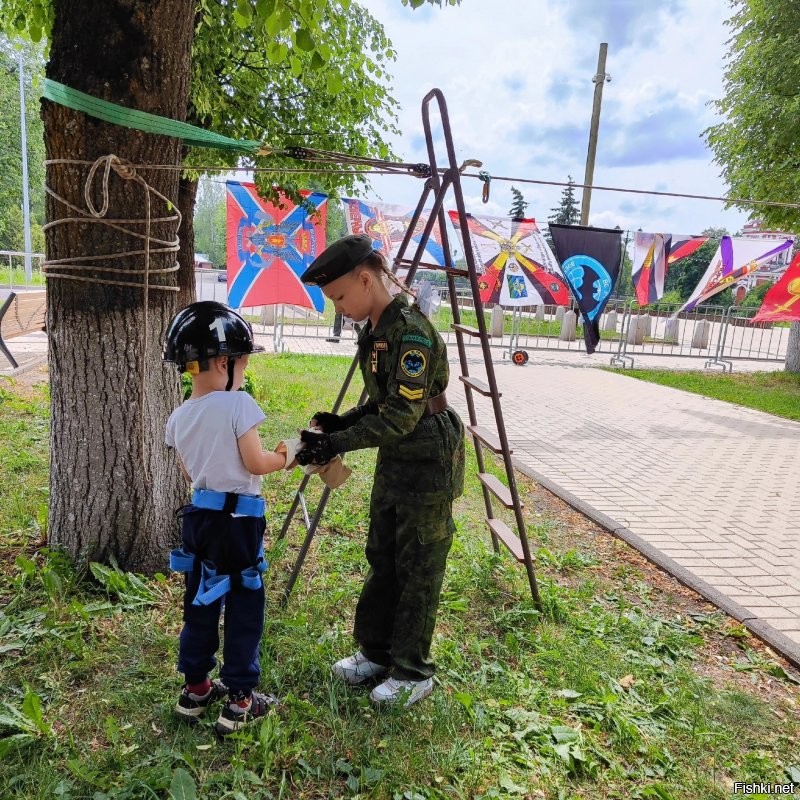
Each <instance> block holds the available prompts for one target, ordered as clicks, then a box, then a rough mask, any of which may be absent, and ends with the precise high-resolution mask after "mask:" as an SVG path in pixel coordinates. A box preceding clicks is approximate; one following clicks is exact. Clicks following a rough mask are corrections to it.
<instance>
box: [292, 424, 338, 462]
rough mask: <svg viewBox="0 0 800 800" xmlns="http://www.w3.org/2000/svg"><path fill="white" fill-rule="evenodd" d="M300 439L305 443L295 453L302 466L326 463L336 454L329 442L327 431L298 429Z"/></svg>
mask: <svg viewBox="0 0 800 800" xmlns="http://www.w3.org/2000/svg"><path fill="white" fill-rule="evenodd" d="M300 441H301V442H304V443H305V445H306V446H305V447H304V448H303V449H302V450H301V451H300V452H299V453H298V454H297V461H298V462H299V463H300V464H302V465H303V466H305V465H306V464H327V463H328V462H329V461H330V460H331V459H332V458H333V457H334V456H335V455H336V453H335V452H334V450H333V444H332V443H331V437H330V436H329V435H328V434H327V433H317V432H316V431H300Z"/></svg>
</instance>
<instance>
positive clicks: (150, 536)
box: [42, 0, 194, 572]
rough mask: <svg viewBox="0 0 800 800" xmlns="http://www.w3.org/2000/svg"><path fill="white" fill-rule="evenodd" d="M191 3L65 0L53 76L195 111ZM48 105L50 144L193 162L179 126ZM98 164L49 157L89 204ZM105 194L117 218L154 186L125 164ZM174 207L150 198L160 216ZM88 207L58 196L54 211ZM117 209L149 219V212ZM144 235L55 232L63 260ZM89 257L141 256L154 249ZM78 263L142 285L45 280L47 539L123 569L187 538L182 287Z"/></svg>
mask: <svg viewBox="0 0 800 800" xmlns="http://www.w3.org/2000/svg"><path fill="white" fill-rule="evenodd" d="M193 6H194V3H193V2H192V0H54V3H53V10H54V25H53V36H52V42H51V48H50V61H49V63H48V65H47V76H48V77H49V78H52V79H54V80H56V81H59V82H61V83H63V84H65V85H66V86H70V87H72V88H74V89H77V90H80V91H82V92H86V93H88V94H90V95H93V96H96V97H100V98H102V99H104V100H108V101H111V102H114V103H118V104H120V105H122V106H126V107H129V108H138V109H141V110H143V111H149V112H151V113H154V114H160V115H163V116H167V117H172V118H175V119H183V118H185V114H186V107H187V98H188V90H189V79H190V66H191V62H190V58H191V40H192V21H193V19H194V9H193ZM42 115H43V118H44V124H45V144H46V148H47V157H48V158H49V159H71V160H83V161H89V162H93V161H94V160H95V159H97V158H98V157H101V156H105V155H108V154H114V155H117V156H119V157H120V158H124V159H127V160H129V161H130V162H131V163H133V164H138V165H142V164H175V165H176V166H177V165H178V164H179V163H180V152H181V149H180V148H181V145H180V142H178V141H177V140H174V139H170V138H167V137H164V136H154V135H151V134H146V133H143V132H139V131H134V130H131V129H128V128H123V127H117V126H115V125H111V124H107V123H104V122H101V121H99V120H96V119H94V118H91V117H87V116H84V115H83V114H80V113H77V112H74V111H72V110H70V109H68V108H66V107H63V106H60V105H56V104H54V103H51V102H47V101H45V102H43V110H42ZM101 172H102V171H101ZM137 172H138V174H139V175H141V176H142V177H143V178H144V180H145V181H147V183H148V184H149V185H150V186H152V187H154V188H155V189H156V190H158V191H159V192H161V193H162V194H163V195H165V196H166V197H168V198H170V200H171V202H172V203H173V204H177V199H178V176H179V173H178V172H177V171H170V170H148V169H147V168H146V167H141V168H139V169H138V170H137ZM87 175H88V166H84V165H76V164H50V165H49V166H48V168H47V185H48V186H49V187H50V188H51V189H52V190H53V191H54V192H56V193H57V194H58V195H60V196H61V197H63V198H64V199H66V200H67V201H68V202H70V203H71V204H72V205H74V206H77V207H78V208H80V209H85V208H86V203H85V202H84V196H83V192H84V183H85V181H86V178H87ZM99 184H100V180H96V181H95V183H94V186H95V188H94V189H93V190H92V195H93V196H94V202H95V204H96V206H97V207H98V208H99V207H100V206H101V205H102V197H101V193H100V191H99V189H98V188H96V187H98V186H99ZM108 200H109V205H108V213H107V215H106V216H107V218H108V219H113V220H140V219H143V218H144V217H145V193H144V190H143V188H142V187H141V186H140V185H138V184H137V183H135V182H134V181H132V180H123V179H122V178H120V177H119V176H117V175H116V174H115V173H113V172H112V173H111V177H110V180H109V196H108ZM173 213H174V209H170V208H168V207H165V204H164V203H163V202H162V201H160V200H158V199H157V198H155V197H154V198H153V199H152V211H151V214H152V216H153V217H167V216H170V215H171V214H173ZM75 216H79V215H78V214H77V213H76V212H74V211H72V210H70V209H69V208H68V207H67V206H65V205H64V204H62V203H61V202H59V201H58V200H56V199H54V198H53V197H52V196H48V198H47V221H48V223H52V222H53V221H54V220H58V219H62V218H65V217H75ZM120 224H121V225H123V226H124V227H126V228H128V229H133V230H135V231H137V232H139V233H144V230H145V226H144V225H143V224H138V225H124V223H120ZM175 234H176V223H175V222H161V223H154V224H153V226H152V230H151V236H154V237H157V238H159V239H165V240H169V239H171V238H173V237H174V236H175ZM143 245H144V242H143V241H142V240H141V239H137V238H134V237H131V236H129V235H127V234H125V233H121V232H120V231H116V230H114V229H112V228H110V227H108V226H106V225H101V224H96V223H93V224H86V223H75V222H69V223H65V224H59V225H56V226H55V227H51V228H49V229H48V231H47V257H48V260H50V261H52V260H54V259H64V258H76V257H84V258H85V257H87V256H92V255H94V256H96V255H99V254H104V255H110V254H113V253H120V252H125V251H130V250H142V249H144V247H143ZM154 246H158V245H154ZM78 263H81V262H78ZM83 263H87V262H83ZM88 263H89V264H94V265H95V266H96V265H98V263H102V265H103V266H108V267H112V268H117V269H124V270H131V271H132V270H137V269H138V270H141V269H144V256H143V255H131V256H127V257H124V258H121V259H111V260H108V261H102V262H88ZM174 263H175V254H174V253H162V254H158V253H154V254H151V258H150V267H151V269H157V268H165V267H168V266H171V265H173V264H174ZM52 271H59V272H60V271H63V270H52ZM73 274H77V275H83V276H92V277H93V279H96V278H100V279H110V280H121V281H129V282H130V283H131V288H128V287H127V286H115V285H109V284H105V285H104V284H100V283H96V282H83V281H77V280H67V279H63V278H57V277H51V278H49V279H48V281H47V288H48V315H47V316H48V318H47V327H48V332H49V354H50V381H51V425H52V431H51V441H50V444H51V472H50V514H49V523H48V524H49V530H48V536H49V541H50V543H51V545H52V546H55V547H59V548H62V549H64V550H65V551H66V552H67V553H68V554H69V555H70V556H71V557H72V558H73V559H74V560H75V561H76V562H78V563H85V562H86V561H88V560H99V561H108V560H109V559H110V558H111V557H114V558H116V559H117V561H118V562H119V564H120V566H122V567H123V568H125V569H132V570H137V571H143V572H153V571H155V570H157V569H163V568H164V566H165V564H166V560H167V554H168V551H169V549H170V547H172V546H174V545H173V542H174V541H175V538H176V526H175V522H174V516H173V515H174V512H175V510H176V509H177V508H178V507H179V506H180V505H181V504H182V503H183V502H184V498H185V485H184V484H183V482H182V479H181V477H180V475H179V470H178V467H177V464H176V462H175V458H174V456H173V455H171V454H169V453H168V451H167V448H166V447H165V445H164V426H165V423H166V419H167V416H168V415H169V413H170V411H171V410H172V409H173V408H174V407H175V405H176V404H177V403H178V400H179V381H178V377H177V374H176V371H175V370H174V368H173V369H168V368H167V367H165V366H164V365H163V364H162V362H161V351H162V342H163V337H164V332H165V330H166V325H167V322H168V320H169V318H170V317H171V316H172V314H173V313H174V312H175V310H176V309H177V293H175V292H169V291H162V290H158V289H151V290H150V291H149V302H148V304H147V308H146V309H145V305H144V292H143V290H142V288H141V282H142V279H143V276H142V275H141V274H138V275H137V274H133V273H131V274H130V276H128V275H124V274H123V275H115V274H113V273H100V274H96V273H94V272H89V271H86V270H78V271H76V272H75V273H73ZM137 283H138V284H139V285H136V284H137ZM150 283H151V285H152V284H160V285H171V286H176V285H177V277H176V273H169V274H166V275H156V276H151V280H150ZM146 329H147V336H146V337H145V330H146Z"/></svg>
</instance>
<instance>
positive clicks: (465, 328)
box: [453, 322, 492, 339]
mask: <svg viewBox="0 0 800 800" xmlns="http://www.w3.org/2000/svg"><path fill="white" fill-rule="evenodd" d="M453 330H454V331H461V333H466V334H467V336H481V332H480V331H479V330H478V329H477V328H470V326H469V325H462V324H461V323H460V322H459V323H456V322H454V323H453ZM486 338H487V339H491V338H492V334H491V333H487V334H486Z"/></svg>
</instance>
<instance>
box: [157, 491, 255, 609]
mask: <svg viewBox="0 0 800 800" xmlns="http://www.w3.org/2000/svg"><path fill="white" fill-rule="evenodd" d="M192 505H193V506H195V507H196V508H203V509H207V510H210V511H224V512H226V513H229V514H241V515H242V516H246V517H263V516H264V512H265V510H266V502H265V500H264V498H263V497H258V496H256V495H247V494H234V493H233V492H214V491H211V490H210V489H195V490H194V492H193V493H192ZM195 559H196V555H195V554H194V553H187V552H186V551H185V550H184V549H183V548H182V547H179V548H177V549H175V550H173V551H172V552H170V554H169V567H170V569H172V570H174V571H175V572H192V571H193V570H194V565H195ZM268 566H269V564H268V562H267V561H266V559H265V558H264V545H263V543H262V544H261V545H260V546H259V548H258V556H257V558H256V563H255V564H254V565H253V566H252V567H246V568H245V569H243V570H242V571H241V572H240V573H238V574H236V575H220V574H218V572H217V567H216V565H215V564H214V562H213V561H208V560H203V561H201V562H200V584H199V585H198V587H197V594H196V595H195V597H194V600H192V605H193V606H207V605H210V604H211V603H213V602H214V601H215V600H219V598H220V597H222V596H223V595H225V594H227V593H228V592H229V591H231V589H233V588H234V587H238V586H241V587H242V588H243V589H250V590H252V591H256V590H257V589H260V588H261V587H262V586H263V585H264V581H263V579H262V577H261V576H262V574H263V573H264V572H266V570H267V567H268Z"/></svg>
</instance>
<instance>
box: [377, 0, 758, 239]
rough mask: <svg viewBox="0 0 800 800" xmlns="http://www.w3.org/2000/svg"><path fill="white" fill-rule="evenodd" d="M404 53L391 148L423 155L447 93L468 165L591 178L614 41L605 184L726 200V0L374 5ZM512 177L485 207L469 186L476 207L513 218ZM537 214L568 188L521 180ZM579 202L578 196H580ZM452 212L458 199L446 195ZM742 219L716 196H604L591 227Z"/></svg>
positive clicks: (657, 227)
mask: <svg viewBox="0 0 800 800" xmlns="http://www.w3.org/2000/svg"><path fill="white" fill-rule="evenodd" d="M365 5H366V6H367V7H368V8H369V10H370V11H371V12H372V14H373V15H374V16H375V17H376V18H377V19H378V20H379V21H380V22H381V23H382V24H383V26H384V28H385V30H386V33H387V35H388V36H389V38H390V39H391V40H392V42H393V44H394V46H395V49H396V50H397V52H398V58H397V61H396V62H395V63H394V65H393V67H392V70H393V73H394V83H393V85H394V97H395V98H397V100H398V101H399V102H400V104H401V106H402V111H401V114H400V128H401V129H402V131H403V135H402V137H400V138H398V140H397V141H396V142H395V143H394V146H395V152H396V153H397V154H398V155H399V156H400V157H401V158H402V159H403V160H406V161H422V160H427V159H426V157H425V150H424V140H423V137H422V123H421V115H420V102H421V99H422V97H423V96H424V95H425V93H426V92H427V91H428V90H430V89H431V88H433V87H438V88H439V89H441V90H442V91H443V93H444V96H445V99H446V101H447V106H448V111H449V114H450V119H451V125H452V128H453V138H454V141H455V146H456V153H457V156H458V158H459V160H462V159H464V158H478V159H480V160H481V161H482V162H483V168H484V169H486V170H488V171H489V173H490V174H493V175H497V176H508V177H514V178H527V179H535V180H551V181H565V180H566V179H567V175H571V176H572V177H573V179H574V180H575V181H576V182H577V183H582V182H583V176H584V170H585V164H586V151H587V144H588V135H589V121H590V117H591V112H592V99H593V92H594V84H593V83H592V77H593V75H594V74H595V71H596V68H597V56H598V49H599V45H600V42H607V43H608V60H607V63H606V72H607V73H608V74H610V75H611V78H612V80H611V82H610V83H606V84H605V87H604V90H603V105H602V114H601V119H600V135H599V141H598V150H597V162H596V166H595V174H594V183H595V184H596V185H604V186H617V187H628V188H636V189H652V190H657V191H673V192H686V193H691V194H703V195H717V196H721V195H724V194H726V192H727V188H726V186H725V184H724V182H723V181H722V179H721V178H720V177H719V172H720V170H719V167H718V166H717V165H715V164H713V163H712V157H711V153H710V151H709V150H708V148H707V147H706V145H705V143H704V141H703V138H702V135H701V134H702V132H703V130H704V129H705V128H707V127H708V126H709V125H710V124H713V123H714V122H715V121H716V118H715V114H714V112H713V109H711V108H710V107H709V105H708V103H709V101H711V100H713V99H716V98H719V97H720V96H721V93H722V71H723V65H724V59H725V53H726V46H725V41H726V39H727V38H728V36H729V29H728V28H727V27H726V26H725V25H724V20H725V19H726V18H727V17H728V16H729V15H730V8H729V6H728V4H727V2H726V0H557V2H553V0H549V2H548V0H462V4H461V6H460V7H446V8H441V9H440V8H438V7H431V6H425V7H424V8H420V9H417V10H416V11H412V10H411V9H410V8H407V7H404V6H402V4H401V2H400V0H365ZM511 185H512V184H511V183H507V182H500V181H495V182H493V183H492V185H491V198H490V202H489V203H488V204H486V205H484V204H483V203H482V202H481V199H480V193H481V184H480V183H479V182H478V181H477V180H475V179H469V180H465V182H464V190H465V196H466V201H467V210H468V211H470V212H471V213H474V214H481V213H486V214H493V215H506V214H507V212H508V209H509V207H510V205H511V199H512V196H511V188H510V187H511ZM515 185H516V186H517V188H518V189H520V190H521V191H522V192H523V194H524V196H525V199H526V200H527V201H528V202H529V203H530V205H529V207H528V214H529V215H531V216H534V217H536V218H537V220H540V221H541V222H546V220H547V217H548V216H549V215H550V214H551V213H552V212H551V209H552V208H553V207H554V206H556V205H557V204H558V202H559V198H560V196H561V189H560V188H552V187H542V186H537V185H533V184H523V183H517V184H515ZM421 190H422V184H421V182H419V181H416V180H414V179H411V178H406V177H385V178H381V177H376V178H374V179H373V191H372V192H370V193H369V194H368V195H366V196H367V197H371V198H372V199H377V196H380V199H382V200H383V201H384V202H392V203H405V204H408V205H412V206H413V205H415V204H416V202H417V200H418V198H419V194H420V192H421ZM576 194H577V197H578V200H579V201H580V198H581V190H576ZM447 207H448V208H450V207H453V204H452V203H448V205H447ZM747 216H748V215H747V214H744V213H742V212H739V211H736V210H727V211H726V210H725V209H724V206H723V204H722V203H719V202H712V201H699V200H686V199H675V198H658V197H647V196H638V195H630V194H627V195H626V194H618V193H611V192H600V191H595V192H594V193H593V195H592V203H591V214H590V224H592V225H598V226H604V227H606V226H607V227H614V226H615V225H619V226H620V227H622V228H623V229H631V230H636V229H638V228H642V229H644V230H652V231H672V232H675V233H699V232H700V231H701V230H702V229H704V228H706V227H709V226H714V227H726V228H727V229H728V230H729V231H731V232H735V231H736V230H738V229H739V228H740V227H741V225H742V224H743V223H744V222H746V221H747Z"/></svg>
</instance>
